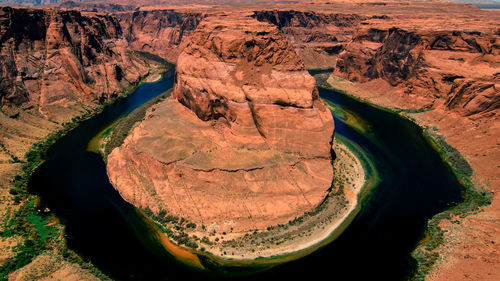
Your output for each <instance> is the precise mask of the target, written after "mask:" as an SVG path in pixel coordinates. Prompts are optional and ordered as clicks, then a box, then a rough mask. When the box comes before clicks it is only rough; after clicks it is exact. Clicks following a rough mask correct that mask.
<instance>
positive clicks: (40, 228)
mask: <svg viewBox="0 0 500 281" xmlns="http://www.w3.org/2000/svg"><path fill="white" fill-rule="evenodd" d="M27 199H28V200H26V201H25V202H23V203H22V204H21V206H19V208H18V210H17V211H15V212H12V213H11V212H7V218H6V220H5V221H4V226H3V231H2V232H1V233H0V236H1V237H3V238H5V237H13V236H21V237H23V238H24V241H23V242H22V243H21V244H19V245H17V246H16V247H15V248H14V251H15V253H16V256H15V257H14V258H12V259H10V260H7V261H6V262H5V263H4V264H3V265H2V266H1V267H0V280H7V279H8V274H9V273H10V272H12V271H14V270H17V269H19V268H21V267H23V266H25V265H27V264H29V263H30V262H31V261H32V260H33V258H35V257H36V256H38V255H39V254H40V253H41V252H42V251H44V250H45V249H47V246H48V245H49V244H54V243H55V242H56V239H57V237H58V235H59V233H60V231H59V230H58V228H57V227H55V226H49V225H47V221H46V220H45V218H44V217H43V215H41V214H39V213H38V211H37V210H36V206H35V200H36V199H35V196H33V195H30V196H29V198H27Z"/></svg>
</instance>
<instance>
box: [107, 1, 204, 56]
mask: <svg viewBox="0 0 500 281" xmlns="http://www.w3.org/2000/svg"><path fill="white" fill-rule="evenodd" d="M115 16H116V17H117V18H118V20H119V21H120V25H121V26H122V30H123V35H124V37H125V38H126V40H127V41H128V42H129V43H130V45H131V46H132V47H133V48H134V49H135V50H140V51H145V52H149V53H153V54H156V55H159V56H161V57H162V58H164V59H167V60H169V61H176V60H177V57H178V56H179V54H180V52H181V51H182V49H184V47H185V46H186V44H187V42H189V38H190V36H191V33H192V32H193V30H194V29H195V28H196V26H198V24H199V22H200V20H201V18H202V15H201V13H194V12H178V11H173V10H152V11H135V12H128V13H119V14H116V15H115Z"/></svg>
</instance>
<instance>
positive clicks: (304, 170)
mask: <svg viewBox="0 0 500 281" xmlns="http://www.w3.org/2000/svg"><path fill="white" fill-rule="evenodd" d="M176 71H177V72H176V84H175V88H174V92H173V98H172V99H167V100H166V101H164V102H162V103H160V104H159V105H157V106H156V107H154V108H153V109H152V110H151V112H150V114H149V115H148V116H147V117H146V119H145V120H144V121H143V122H142V123H141V124H140V125H139V126H138V127H136V128H135V129H134V130H133V131H132V133H131V135H129V136H128V137H127V139H126V140H125V142H124V144H123V145H122V146H121V147H119V148H116V149H115V150H113V152H112V153H111V154H110V155H109V157H108V166H107V167H108V174H109V178H110V180H111V182H112V183H113V185H114V186H115V188H116V189H117V190H118V191H119V192H120V194H121V195H122V196H123V198H125V199H126V200H127V201H129V202H131V203H132V204H134V205H136V206H138V207H141V208H145V209H151V210H152V211H153V212H154V213H159V212H160V211H161V210H166V211H167V212H168V213H171V214H174V215H177V216H181V217H184V218H186V219H188V220H190V221H193V222H196V223H202V224H204V225H205V226H206V227H207V228H208V229H214V230H218V231H229V230H231V229H232V230H234V231H244V230H250V229H262V228H266V227H267V226H271V225H276V224H282V223H287V222H288V221H289V220H291V219H294V218H295V217H298V216H300V215H302V214H303V213H304V212H308V211H312V210H314V209H315V208H316V207H317V206H318V205H319V204H320V203H321V202H322V201H323V200H324V198H325V195H326V194H327V192H328V190H329V188H330V186H331V183H332V179H333V171H332V150H331V142H332V138H333V119H332V117H331V114H330V112H329V111H328V110H327V109H326V107H325V106H324V104H323V102H322V101H321V100H320V99H319V96H318V91H317V89H316V86H315V80H314V78H312V77H311V76H310V75H309V74H308V73H307V72H306V71H305V69H304V65H303V63H302V61H301V60H300V59H299V58H298V57H297V55H296V54H295V52H294V51H293V49H292V48H291V47H290V46H289V45H288V44H287V42H286V40H284V38H282V37H281V35H280V34H279V31H278V29H277V28H276V27H274V26H272V25H270V24H267V23H261V22H258V21H256V20H254V19H252V18H249V17H242V16H213V17H209V18H206V19H204V20H203V21H202V22H201V23H200V25H199V26H198V28H197V29H196V30H195V32H194V33H193V35H192V38H191V41H190V43H189V44H188V46H187V48H186V49H185V50H184V51H183V52H182V54H181V55H180V56H179V58H178V64H177V70H176Z"/></svg>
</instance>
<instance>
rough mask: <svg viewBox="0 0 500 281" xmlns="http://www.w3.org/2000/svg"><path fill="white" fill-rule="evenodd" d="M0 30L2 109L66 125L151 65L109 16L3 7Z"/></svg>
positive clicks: (141, 73)
mask: <svg viewBox="0 0 500 281" xmlns="http://www.w3.org/2000/svg"><path fill="white" fill-rule="evenodd" d="M0 26H1V29H0V43H1V44H0V48H1V49H0V77H2V79H1V82H0V99H1V104H2V106H3V107H4V110H9V109H12V108H14V109H15V108H25V109H28V110H30V111H31V112H32V113H33V114H40V115H41V116H42V117H43V118H46V119H48V120H51V121H56V122H64V121H67V120H69V119H71V117H73V116H74V115H75V114H78V113H80V111H81V110H83V109H84V108H85V107H92V104H95V103H97V102H103V101H105V100H108V99H110V98H112V97H116V96H117V95H119V94H120V93H121V91H122V90H123V89H124V88H125V87H127V86H130V85H132V84H134V83H136V82H137V81H138V80H139V79H140V77H143V76H145V75H146V74H148V71H149V69H150V67H151V66H152V65H154V63H153V62H151V61H149V60H147V59H145V58H143V57H141V56H139V55H138V54H137V53H136V52H134V51H132V50H130V48H129V45H128V43H127V42H126V41H125V40H124V39H123V38H122V32H121V28H120V25H119V24H118V22H117V20H116V19H115V18H113V17H111V16H107V15H99V14H90V13H89V14H86V13H80V12H76V11H57V10H42V9H14V8H10V7H2V8H0Z"/></svg>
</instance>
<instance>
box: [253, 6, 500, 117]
mask: <svg viewBox="0 0 500 281" xmlns="http://www.w3.org/2000/svg"><path fill="white" fill-rule="evenodd" d="M330 4H332V3H330ZM330 4H328V3H323V4H315V5H312V6H311V7H313V6H314V11H308V12H305V11H301V10H300V9H299V10H267V11H266V10H262V11H255V12H254V13H253V15H252V16H253V17H254V18H256V19H258V20H259V21H264V22H269V23H272V24H274V25H276V26H277V27H278V28H279V29H280V31H281V32H282V33H283V34H284V35H285V37H286V38H287V40H288V41H289V42H290V43H291V44H292V46H293V47H294V48H295V50H296V52H297V53H298V54H299V56H300V57H301V58H302V59H303V60H304V61H305V62H306V65H307V67H308V68H334V69H335V70H334V74H335V75H336V76H339V77H341V78H345V79H348V80H350V81H352V82H358V83H363V84H365V83H366V84H367V85H366V87H367V88H376V89H378V88H380V89H385V90H381V91H382V92H386V91H390V92H391V93H393V94H394V95H395V96H396V98H400V99H403V100H404V99H408V98H405V96H408V97H410V99H411V100H417V99H418V100H420V101H422V102H421V103H424V104H425V107H428V108H434V109H437V108H440V109H444V110H447V111H453V112H457V113H459V114H460V115H463V116H471V117H473V118H475V119H477V118H484V117H486V118H489V117H491V116H493V115H498V114H499V112H500V110H499V109H500V106H499V105H500V94H499V92H500V91H499V84H498V81H499V78H498V77H499V74H498V73H499V72H498V54H499V50H500V45H499V42H500V41H499V40H500V37H499V36H500V34H499V32H498V21H499V19H500V17H499V16H498V13H491V12H486V11H481V10H479V9H477V8H474V7H472V6H465V5H457V4H453V3H447V2H437V1H426V2H411V3H410V4H409V3H406V2H405V3H402V2H400V1H390V2H387V3H386V2H384V3H368V2H367V3H358V2H353V3H348V2H344V1H336V2H335V4H334V5H333V6H331V5H330ZM386 86H388V87H386ZM376 89H375V91H376ZM372 90H373V89H372ZM410 103H411V101H410Z"/></svg>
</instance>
